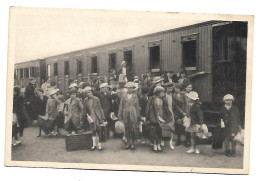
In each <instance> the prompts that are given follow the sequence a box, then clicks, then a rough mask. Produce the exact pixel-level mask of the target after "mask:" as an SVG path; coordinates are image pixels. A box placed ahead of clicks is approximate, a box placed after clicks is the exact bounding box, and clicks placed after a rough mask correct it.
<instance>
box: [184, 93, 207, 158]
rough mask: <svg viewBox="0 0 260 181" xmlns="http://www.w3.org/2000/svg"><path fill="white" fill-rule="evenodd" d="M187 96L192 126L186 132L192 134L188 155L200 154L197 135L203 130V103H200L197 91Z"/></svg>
mask: <svg viewBox="0 0 260 181" xmlns="http://www.w3.org/2000/svg"><path fill="white" fill-rule="evenodd" d="M187 96H188V97H189V98H190V99H189V105H190V106H191V107H190V120H191V123H190V126H189V127H188V128H186V131H187V132H189V133H191V149H189V150H188V151H187V153H196V154H199V153H200V151H199V149H198V147H197V144H198V139H197V137H196V133H198V132H199V130H200V129H203V113H202V109H201V102H200V101H199V95H198V93H197V92H195V91H191V92H190V93H189V94H187Z"/></svg>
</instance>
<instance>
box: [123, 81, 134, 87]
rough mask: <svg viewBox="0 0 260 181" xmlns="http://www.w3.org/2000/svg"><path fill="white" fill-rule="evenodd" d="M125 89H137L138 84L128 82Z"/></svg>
mask: <svg viewBox="0 0 260 181" xmlns="http://www.w3.org/2000/svg"><path fill="white" fill-rule="evenodd" d="M125 87H127V88H128V87H133V88H135V87H136V84H135V83H134V82H127V83H126V85H125Z"/></svg>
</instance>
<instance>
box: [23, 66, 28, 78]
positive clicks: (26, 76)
mask: <svg viewBox="0 0 260 181" xmlns="http://www.w3.org/2000/svg"><path fill="white" fill-rule="evenodd" d="M24 75H25V76H24V78H26V79H27V78H29V68H25V69H24Z"/></svg>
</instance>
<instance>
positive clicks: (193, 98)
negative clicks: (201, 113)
mask: <svg viewBox="0 0 260 181" xmlns="http://www.w3.org/2000/svg"><path fill="white" fill-rule="evenodd" d="M187 96H188V98H190V99H192V100H194V101H195V100H197V99H199V94H198V93H197V92H195V91H191V92H190V93H188V94H187Z"/></svg>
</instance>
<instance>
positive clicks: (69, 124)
mask: <svg viewBox="0 0 260 181" xmlns="http://www.w3.org/2000/svg"><path fill="white" fill-rule="evenodd" d="M69 94H70V98H69V99H67V100H66V101H65V107H66V108H65V110H64V114H65V116H66V119H65V120H66V121H65V128H66V130H67V131H68V132H69V134H71V133H72V134H74V133H77V132H78V131H79V130H80V129H81V126H82V123H81V120H80V115H81V112H82V109H83V105H82V102H81V101H80V99H79V98H78V97H77V91H76V90H75V89H73V90H70V92H69Z"/></svg>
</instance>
